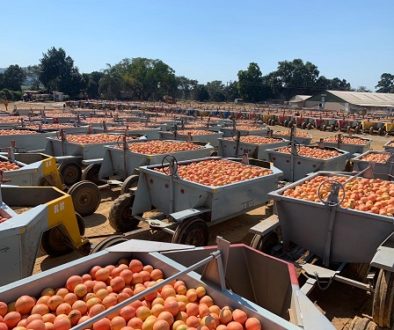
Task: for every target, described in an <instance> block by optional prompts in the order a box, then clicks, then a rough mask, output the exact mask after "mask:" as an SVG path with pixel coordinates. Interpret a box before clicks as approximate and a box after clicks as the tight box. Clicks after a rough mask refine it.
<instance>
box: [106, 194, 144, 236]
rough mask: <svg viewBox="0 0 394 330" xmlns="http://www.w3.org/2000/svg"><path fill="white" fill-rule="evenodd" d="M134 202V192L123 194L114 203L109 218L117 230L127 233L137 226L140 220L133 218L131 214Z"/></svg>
mask: <svg viewBox="0 0 394 330" xmlns="http://www.w3.org/2000/svg"><path fill="white" fill-rule="evenodd" d="M133 202H134V195H133V194H123V195H120V196H119V197H118V198H117V199H116V200H115V201H114V203H113V204H112V207H111V209H110V211H109V216H108V220H109V224H110V225H111V227H112V228H113V229H115V231H116V232H118V233H126V232H128V231H131V230H133V229H135V228H137V226H138V224H139V222H140V221H139V220H137V219H135V218H133V216H132V214H131V212H132V206H133Z"/></svg>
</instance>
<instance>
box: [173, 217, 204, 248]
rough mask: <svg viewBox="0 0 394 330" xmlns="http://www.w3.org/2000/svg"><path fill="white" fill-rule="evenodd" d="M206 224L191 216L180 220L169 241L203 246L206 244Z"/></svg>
mask: <svg viewBox="0 0 394 330" xmlns="http://www.w3.org/2000/svg"><path fill="white" fill-rule="evenodd" d="M208 238H209V233H208V226H207V224H206V222H205V221H204V220H203V219H201V218H192V219H188V220H184V221H183V222H181V223H180V224H179V225H178V227H177V228H176V230H175V233H174V235H173V236H172V239H171V242H172V243H178V244H190V245H195V246H205V245H207V244H208Z"/></svg>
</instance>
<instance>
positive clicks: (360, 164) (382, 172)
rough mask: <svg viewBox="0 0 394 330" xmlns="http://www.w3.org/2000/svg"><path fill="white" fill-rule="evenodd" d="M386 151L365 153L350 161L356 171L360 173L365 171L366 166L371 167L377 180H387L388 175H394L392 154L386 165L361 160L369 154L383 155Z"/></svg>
mask: <svg viewBox="0 0 394 330" xmlns="http://www.w3.org/2000/svg"><path fill="white" fill-rule="evenodd" d="M387 152H388V151H372V150H370V151H367V152H365V153H363V154H361V155H359V156H357V157H355V158H353V159H352V161H353V164H354V167H355V169H356V170H358V171H362V170H364V169H366V168H367V167H368V166H372V170H373V174H374V176H375V177H377V178H382V179H387V177H388V176H389V175H394V154H391V157H390V158H389V160H388V161H387V163H374V162H370V161H366V160H363V158H364V157H365V156H367V155H370V154H384V153H387Z"/></svg>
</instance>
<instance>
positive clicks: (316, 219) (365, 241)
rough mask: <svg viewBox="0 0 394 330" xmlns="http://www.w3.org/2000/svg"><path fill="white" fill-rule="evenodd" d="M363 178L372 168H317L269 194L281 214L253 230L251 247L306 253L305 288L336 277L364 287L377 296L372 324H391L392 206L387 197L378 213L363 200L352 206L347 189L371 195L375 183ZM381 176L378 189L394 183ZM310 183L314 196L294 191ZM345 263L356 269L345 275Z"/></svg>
mask: <svg viewBox="0 0 394 330" xmlns="http://www.w3.org/2000/svg"><path fill="white" fill-rule="evenodd" d="M361 176H366V177H369V173H368V170H364V171H362V172H358V173H355V174H344V173H338V172H318V173H315V174H312V175H310V176H308V177H307V178H304V179H301V180H299V181H297V182H295V183H293V184H290V185H288V186H286V187H284V188H281V189H279V190H277V191H273V192H271V193H270V194H269V196H270V197H271V198H273V199H274V201H275V208H276V210H277V215H273V216H271V217H269V218H268V219H266V220H264V221H262V222H260V223H259V224H258V225H257V226H255V227H253V228H252V229H251V231H252V232H253V233H254V234H255V237H254V238H253V240H252V246H254V247H256V248H258V249H259V250H261V251H266V252H269V251H271V252H270V253H273V251H279V250H281V249H283V250H282V251H283V252H284V254H282V256H284V255H287V256H290V255H292V253H293V252H294V253H296V252H295V251H296V250H300V249H301V250H302V251H306V252H303V253H304V255H305V254H306V253H307V254H308V256H309V258H308V259H307V262H304V264H302V265H300V267H301V271H302V274H303V276H304V277H305V278H306V283H305V286H304V287H303V288H302V290H303V291H304V292H306V293H309V292H311V290H312V289H314V288H315V287H319V288H322V289H327V288H328V287H329V286H330V284H331V283H332V282H333V281H339V282H342V283H345V284H348V285H351V286H354V287H357V288H359V289H362V290H365V291H366V292H368V293H370V294H372V295H373V303H372V305H373V306H372V316H373V320H374V322H376V323H377V324H378V326H380V327H390V326H391V325H392V324H393V304H392V302H393V298H394V294H393V293H394V281H393V279H394V274H393V271H394V267H393V265H394V250H393V246H394V235H393V225H394V217H393V213H390V212H393V211H392V210H393V208H394V205H393V204H392V203H391V206H390V202H389V201H387V203H389V204H388V205H389V206H388V207H391V209H388V208H387V209H383V206H380V207H378V208H377V211H378V213H376V209H373V208H370V210H369V211H364V210H365V209H364V208H363V207H362V206H361V204H360V206H358V204H354V201H352V200H351V196H352V195H351V194H352V192H351V191H350V193H349V192H347V189H348V187H349V189H351V187H352V186H353V185H354V184H359V186H360V185H361V186H360V187H362V188H361V189H362V190H363V191H366V192H367V195H369V191H370V190H371V189H372V188H371V187H373V185H372V183H368V182H369V181H368V182H367V181H365V180H368V179H365V178H363V177H361ZM358 180H364V181H365V182H364V181H358ZM377 180H380V181H376V183H379V187H382V184H384V186H385V187H390V186H393V183H392V181H382V180H381V179H377ZM308 182H311V183H310V185H313V187H316V190H314V191H313V195H307V196H303V195H301V196H302V197H295V195H294V193H295V191H298V192H301V191H303V190H301V188H300V187H301V186H304V185H305V184H308ZM393 188H394V186H393ZM388 189H390V188H388ZM367 195H365V194H364V196H367ZM346 196H349V197H348V199H347V200H345V197H346ZM349 198H350V199H349ZM359 198H360V197H359ZM358 200H359V199H357V201H358ZM357 201H356V202H357ZM381 210H383V212H381ZM374 212H375V213H374ZM278 239H279V240H278ZM280 242H283V243H280ZM278 243H279V245H277V244H278ZM274 246H275V247H274ZM273 247H274V248H273ZM281 247H282V248H281ZM292 251H293V252H292ZM274 254H275V253H274ZM279 254H281V253H279ZM275 255H277V254H275ZM293 255H294V254H293ZM308 261H310V262H308ZM347 264H349V265H348V269H349V267H350V269H352V271H351V272H350V274H349V275H347V276H345V275H344V273H343V271H344V269H345V266H346V265H347ZM349 276H350V278H349ZM364 323H365V322H364ZM364 326H365V327H364V328H363V329H367V327H366V324H365V325H364ZM353 329H359V328H357V327H356V326H355V327H354V328H353ZM368 329H369V328H368Z"/></svg>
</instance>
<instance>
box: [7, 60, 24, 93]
mask: <svg viewBox="0 0 394 330" xmlns="http://www.w3.org/2000/svg"><path fill="white" fill-rule="evenodd" d="M25 77H26V75H25V72H24V71H23V69H22V68H21V67H20V66H19V65H17V64H15V65H10V66H9V67H8V68H7V69H6V70H5V71H4V74H3V88H7V89H10V90H14V91H20V90H22V83H23V81H24V80H25Z"/></svg>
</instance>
